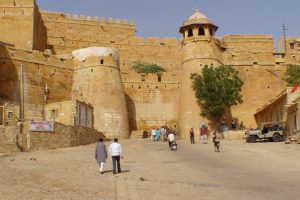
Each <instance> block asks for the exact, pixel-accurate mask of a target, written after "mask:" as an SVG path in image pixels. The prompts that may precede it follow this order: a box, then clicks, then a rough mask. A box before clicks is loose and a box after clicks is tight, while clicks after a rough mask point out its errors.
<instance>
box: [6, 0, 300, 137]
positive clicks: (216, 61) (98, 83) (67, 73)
mask: <svg viewBox="0 0 300 200" xmlns="http://www.w3.org/2000/svg"><path fill="white" fill-rule="evenodd" d="M207 22H208V23H210V22H209V21H207ZM188 25H193V24H187V26H188ZM205 28H206V29H205V34H206V35H207V34H210V36H201V37H198V38H195V37H187V36H188V30H185V32H184V35H185V38H183V39H182V40H177V39H174V38H147V39H145V38H140V37H137V36H136V27H135V24H134V22H133V21H130V22H128V21H127V20H118V19H112V18H109V19H105V18H99V17H89V16H87V17H86V16H76V15H74V16H71V15H66V14H63V13H55V12H48V11H41V12H40V11H39V9H38V7H37V6H36V4H35V1H34V0H16V1H13V0H2V1H1V2H0V42H3V43H1V45H0V100H3V99H4V100H5V101H8V102H12V103H14V104H15V106H16V107H15V109H16V114H15V117H16V118H17V117H19V116H20V113H17V112H23V113H25V116H24V117H25V119H36V120H43V119H48V118H49V111H51V110H53V109H60V107H61V106H60V105H65V104H64V102H67V104H68V102H70V101H74V100H79V101H83V102H84V103H87V104H91V105H93V107H94V127H95V128H96V129H97V130H98V131H103V132H104V134H105V135H106V136H108V137H123V138H127V137H128V136H129V131H131V130H135V129H145V130H148V129H150V128H151V127H159V126H161V125H165V124H167V125H170V126H173V125H178V126H179V127H180V128H181V127H185V128H183V129H182V133H181V134H182V135H183V136H186V135H187V134H188V129H189V128H191V127H194V128H198V127H199V123H200V122H202V121H207V119H202V118H201V117H199V113H200V108H199V106H198V105H197V103H196V99H195V97H194V91H193V90H192V88H191V80H190V74H191V73H195V72H197V73H200V72H201V69H202V67H203V66H205V65H208V66H219V65H222V64H224V65H231V66H233V67H234V68H235V69H237V70H238V71H239V72H240V77H241V78H242V80H243V81H244V83H245V84H244V86H243V90H242V94H243V99H244V103H243V104H241V105H238V106H234V107H233V108H232V109H231V113H230V116H229V118H230V117H232V118H233V119H235V120H236V121H238V122H241V121H243V122H244V124H245V125H246V127H255V126H256V123H255V120H254V117H253V114H254V113H255V111H256V109H257V108H259V107H261V106H262V105H264V104H265V103H266V102H267V101H269V99H271V98H273V97H274V95H276V94H277V93H279V92H280V91H281V90H282V89H283V88H284V87H285V82H284V81H283V80H282V78H283V74H284V72H285V70H286V67H285V65H286V64H289V63H292V64H299V62H300V60H299V58H300V57H299V53H298V50H299V46H300V45H299V46H298V43H299V42H298V39H297V38H296V37H295V38H294V37H292V38H288V39H287V42H286V43H287V49H285V51H286V52H284V53H282V52H275V47H274V41H273V38H272V36H269V35H228V36H224V37H223V38H215V37H214V32H215V31H216V30H217V27H216V26H214V25H213V24H211V25H210V26H206V25H205ZM212 28H214V29H213V30H212V33H210V32H209V31H210V30H211V29H212ZM13 30H18V31H13ZM193 33H195V34H197V29H193ZM291 43H294V44H295V46H294V49H292V48H291ZM87 47H108V48H114V49H116V50H117V51H118V52H119V58H118V59H114V58H113V55H105V56H90V57H88V58H86V59H85V60H81V61H80V60H75V61H74V60H73V59H72V55H71V54H72V52H73V51H76V50H78V49H82V48H87ZM46 49H48V50H46ZM33 50H38V51H40V52H35V51H33ZM45 50H46V51H45ZM42 52H44V53H42ZM102 59H103V60H104V63H103V64H101V60H102ZM74 62H75V64H74ZM135 62H148V63H152V64H157V65H160V66H162V67H164V68H165V69H166V72H164V73H162V80H161V82H159V81H158V75H157V74H149V75H147V76H145V80H143V81H142V80H141V74H138V73H136V72H135V71H134V70H133V69H132V65H133V64H134V63H135ZM21 66H22V67H21ZM74 66H75V67H74ZM22 68H23V72H21V69H22ZM46 88H47V91H46ZM95 97H97V98H95ZM125 97H126V98H125ZM22 104H23V105H24V111H21V109H20V107H21V105H22ZM68 106H69V107H68V108H66V110H64V109H61V112H63V113H70V112H71V111H70V110H71V108H70V105H68ZM72 109H74V108H73V107H72ZM72 112H73V111H72ZM45 113H46V114H45ZM73 114H74V113H73ZM73 117H74V116H73V115H72V116H67V117H65V118H64V117H63V116H60V118H59V121H60V122H62V123H64V124H66V125H72V123H73V122H72V120H73ZM128 119H129V120H128ZM229 120H230V119H229Z"/></svg>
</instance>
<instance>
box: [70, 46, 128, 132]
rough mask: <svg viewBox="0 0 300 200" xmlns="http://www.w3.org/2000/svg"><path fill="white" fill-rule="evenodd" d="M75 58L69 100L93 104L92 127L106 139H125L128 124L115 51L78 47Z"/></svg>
mask: <svg viewBox="0 0 300 200" xmlns="http://www.w3.org/2000/svg"><path fill="white" fill-rule="evenodd" d="M73 55H74V57H75V70H74V83H73V99H78V100H80V101H84V102H85V103H87V104H90V105H92V106H93V107H94V128H95V129H97V130H98V131H101V132H103V133H104V134H105V136H106V137H108V138H114V137H119V138H128V137H129V123H128V114H127V107H126V101H125V93H124V89H123V85H122V80H121V75H120V66H119V55H118V51H117V50H115V49H111V48H105V47H101V48H100V47H98V48H87V49H79V50H77V51H75V52H73Z"/></svg>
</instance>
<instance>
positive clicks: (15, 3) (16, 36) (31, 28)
mask: <svg viewBox="0 0 300 200" xmlns="http://www.w3.org/2000/svg"><path fill="white" fill-rule="evenodd" d="M0 30H1V31H0V38H1V39H0V40H1V41H2V42H7V43H11V44H14V45H16V46H17V47H21V48H23V49H27V50H39V51H44V50H45V49H46V40H47V38H46V37H47V36H46V29H45V27H44V26H43V21H42V19H41V15H40V13H39V10H38V7H37V5H36V3H35V1H34V0H1V3H0Z"/></svg>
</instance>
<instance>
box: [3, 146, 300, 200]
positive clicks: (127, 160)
mask: <svg viewBox="0 0 300 200" xmlns="http://www.w3.org/2000/svg"><path fill="white" fill-rule="evenodd" d="M120 143H121V144H122V146H123V149H124V159H123V160H121V166H122V170H123V173H121V174H119V175H118V176H114V175H113V174H112V172H111V166H112V165H111V159H108V161H107V165H106V170H107V171H106V173H105V174H104V175H101V174H99V171H98V165H97V164H96V161H95V159H94V147H95V145H94V144H93V145H87V146H80V147H73V148H65V149H56V150H47V151H38V152H26V153H18V154H16V155H2V156H1V157H0V177H1V178H0V200H11V199H16V200H20V199H22V200H23V199H24V200H27V199H28V200H29V199H30V200H35V199H38V200H40V199H43V200H48V199H49V200H50V199H53V200H60V199H63V200H65V199H68V200H69V199H70V200H71V199H72V200H77V199H86V200H88V199H91V200H92V199H97V200H103V199H105V200H111V199H120V200H127V199H128V200H129V199H133V200H141V199H157V200H160V199H164V200H165V199H166V200H168V199H170V200H171V199H172V200H174V199H178V200H179V199H180V200H183V199H201V200H206V199H208V200H209V199H217V200H223V199H226V200H236V199H237V200H241V199H242V200H248V199H272V200H279V199H280V200H281V199H282V200H283V199H284V200H296V199H300V145H297V144H291V145H286V144H283V143H256V144H248V143H245V142H244V141H222V142H221V152H220V153H215V152H214V150H213V145H212V144H206V145H205V144H200V143H199V142H198V143H196V144H193V145H191V144H189V142H188V141H187V140H180V141H179V142H178V143H179V145H178V147H179V149H178V151H176V152H173V151H170V150H169V149H168V147H167V143H166V142H165V143H163V142H151V141H149V140H123V141H120ZM107 145H109V143H107Z"/></svg>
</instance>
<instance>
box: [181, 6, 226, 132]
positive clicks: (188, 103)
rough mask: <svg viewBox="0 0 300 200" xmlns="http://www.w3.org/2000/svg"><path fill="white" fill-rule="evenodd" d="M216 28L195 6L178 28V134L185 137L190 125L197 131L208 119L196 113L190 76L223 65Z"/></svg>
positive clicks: (198, 111)
mask: <svg viewBox="0 0 300 200" xmlns="http://www.w3.org/2000/svg"><path fill="white" fill-rule="evenodd" d="M217 29H218V27H217V26H216V25H215V24H214V23H213V22H212V21H211V20H210V19H209V18H208V17H206V16H205V15H203V14H202V13H201V12H200V11H199V9H196V10H195V12H194V14H193V15H192V16H191V17H190V18H188V19H187V20H186V21H185V22H184V23H183V25H182V26H181V27H180V30H179V32H180V33H182V35H183V40H182V46H183V56H182V58H183V60H182V73H181V95H180V106H179V112H180V120H179V124H180V133H181V136H183V137H186V136H187V135H188V134H189V130H190V129H191V128H192V127H193V128H194V130H198V128H199V125H200V123H201V122H206V123H207V122H208V120H207V119H204V118H202V117H201V116H200V106H199V105H198V103H197V99H196V98H195V92H194V90H193V88H192V81H191V79H190V76H191V74H192V73H201V72H202V67H204V66H205V65H208V66H220V65H223V60H222V58H223V55H222V48H221V46H220V42H219V40H218V39H216V38H215V37H214V36H215V33H216V31H217Z"/></svg>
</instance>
